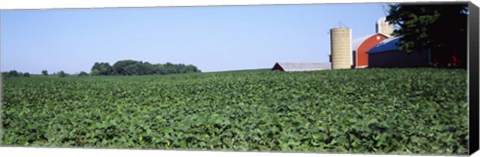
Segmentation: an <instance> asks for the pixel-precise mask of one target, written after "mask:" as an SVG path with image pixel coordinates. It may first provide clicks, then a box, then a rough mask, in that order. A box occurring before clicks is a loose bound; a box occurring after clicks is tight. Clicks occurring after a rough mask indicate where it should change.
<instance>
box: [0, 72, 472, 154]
mask: <svg viewBox="0 0 480 157" xmlns="http://www.w3.org/2000/svg"><path fill="white" fill-rule="evenodd" d="M1 109H2V110H1V116H2V119H1V120H2V122H1V123H2V130H1V131H2V132H1V133H2V136H1V144H2V145H6V146H35V147H82V148H125V149H136V148H140V149H162V150H216V151H268V152H318V153H326V152H338V153H382V154H384V153H393V154H412V153H415V154H467V153H468V104H467V71H466V70H465V69H435V68H401V69H400V68H399V69H395V68H394V69H375V68H373V69H355V70H324V71H312V72H278V71H270V70H253V71H232V72H216V73H191V74H173V75H151V76H84V77H80V76H69V77H50V76H32V77H18V78H14V77H11V78H9V77H4V78H2V108H1Z"/></svg>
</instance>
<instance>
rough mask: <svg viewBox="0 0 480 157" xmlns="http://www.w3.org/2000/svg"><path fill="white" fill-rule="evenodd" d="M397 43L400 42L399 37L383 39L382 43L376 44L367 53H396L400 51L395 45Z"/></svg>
mask: <svg viewBox="0 0 480 157" xmlns="http://www.w3.org/2000/svg"><path fill="white" fill-rule="evenodd" d="M399 41H400V37H394V38H389V39H385V40H384V41H382V42H380V43H378V45H377V46H375V47H373V48H372V49H370V51H368V53H381V52H391V51H398V50H400V48H399V47H398V46H397V43H398V42H399Z"/></svg>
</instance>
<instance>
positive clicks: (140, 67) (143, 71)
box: [90, 60, 201, 75]
mask: <svg viewBox="0 0 480 157" xmlns="http://www.w3.org/2000/svg"><path fill="white" fill-rule="evenodd" d="M194 72H201V71H200V70H199V69H198V68H197V67H196V66H194V65H185V64H172V63H169V62H167V63H166V64H151V63H149V62H142V61H135V60H121V61H117V62H116V63H115V64H113V65H112V66H110V64H108V63H106V62H100V63H98V62H96V63H95V64H94V65H93V67H92V71H91V72H90V74H91V75H158V74H160V75H164V74H178V73H194Z"/></svg>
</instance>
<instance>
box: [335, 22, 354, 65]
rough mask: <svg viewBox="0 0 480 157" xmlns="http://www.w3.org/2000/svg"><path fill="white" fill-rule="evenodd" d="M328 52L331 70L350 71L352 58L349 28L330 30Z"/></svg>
mask: <svg viewBox="0 0 480 157" xmlns="http://www.w3.org/2000/svg"><path fill="white" fill-rule="evenodd" d="M330 44H331V45H330V49H331V50H330V51H331V57H332V58H331V60H332V61H331V62H332V69H350V68H351V67H352V64H353V58H352V30H351V29H350V28H333V29H330Z"/></svg>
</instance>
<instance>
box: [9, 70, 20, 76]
mask: <svg viewBox="0 0 480 157" xmlns="http://www.w3.org/2000/svg"><path fill="white" fill-rule="evenodd" d="M8 76H19V74H18V72H17V71H16V70H10V71H9V72H8Z"/></svg>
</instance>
